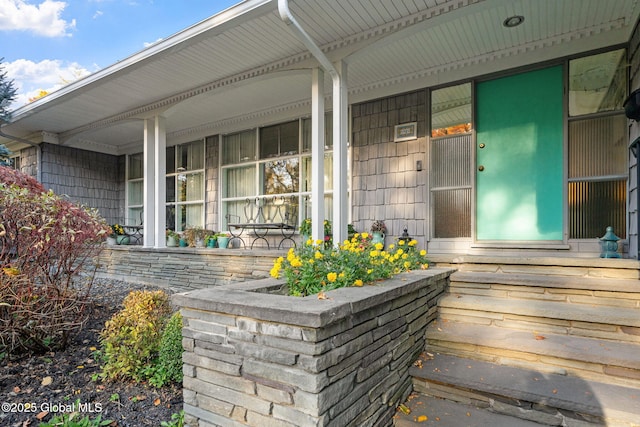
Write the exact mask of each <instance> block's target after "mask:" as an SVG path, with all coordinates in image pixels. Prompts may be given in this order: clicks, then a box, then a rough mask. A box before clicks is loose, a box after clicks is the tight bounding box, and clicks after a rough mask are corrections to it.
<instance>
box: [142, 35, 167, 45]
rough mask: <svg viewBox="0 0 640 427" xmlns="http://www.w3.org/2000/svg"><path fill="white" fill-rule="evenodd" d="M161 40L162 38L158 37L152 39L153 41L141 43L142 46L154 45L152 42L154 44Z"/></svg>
mask: <svg viewBox="0 0 640 427" xmlns="http://www.w3.org/2000/svg"><path fill="white" fill-rule="evenodd" d="M162 40H164V38H162V37H160V38H159V39H157V40H156V41H154V42H144V43H143V44H142V45H143V46H144V47H149V46H151V45H154V44H156V43H160V42H161V41H162Z"/></svg>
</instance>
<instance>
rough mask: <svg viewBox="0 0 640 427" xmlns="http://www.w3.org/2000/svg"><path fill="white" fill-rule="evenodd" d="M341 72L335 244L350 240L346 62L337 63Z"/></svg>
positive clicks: (336, 103) (336, 106)
mask: <svg viewBox="0 0 640 427" xmlns="http://www.w3.org/2000/svg"><path fill="white" fill-rule="evenodd" d="M334 65H335V68H336V70H337V71H338V73H339V74H340V78H339V79H334V80H333V243H334V245H341V244H342V242H343V241H344V240H345V239H347V237H348V233H347V222H348V217H347V214H348V206H347V203H348V199H347V130H348V123H347V120H348V114H347V112H348V100H347V64H346V63H345V62H344V61H339V62H337V63H335V64H334Z"/></svg>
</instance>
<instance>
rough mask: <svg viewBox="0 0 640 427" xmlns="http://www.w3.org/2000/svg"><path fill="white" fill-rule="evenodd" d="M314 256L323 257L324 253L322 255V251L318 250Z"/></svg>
mask: <svg viewBox="0 0 640 427" xmlns="http://www.w3.org/2000/svg"><path fill="white" fill-rule="evenodd" d="M313 256H314V258H315V259H322V257H323V256H324V255H322V252H320V251H316V253H315V254H314V255H313Z"/></svg>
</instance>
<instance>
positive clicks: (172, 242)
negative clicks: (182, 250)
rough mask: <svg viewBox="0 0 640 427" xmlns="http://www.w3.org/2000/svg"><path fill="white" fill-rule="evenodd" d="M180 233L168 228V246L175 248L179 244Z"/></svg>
mask: <svg viewBox="0 0 640 427" xmlns="http://www.w3.org/2000/svg"><path fill="white" fill-rule="evenodd" d="M179 240H180V235H179V234H178V233H176V232H175V231H173V230H167V247H170V248H175V247H177V246H178V241H179Z"/></svg>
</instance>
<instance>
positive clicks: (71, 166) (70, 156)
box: [41, 143, 125, 223]
mask: <svg viewBox="0 0 640 427" xmlns="http://www.w3.org/2000/svg"><path fill="white" fill-rule="evenodd" d="M41 148H42V158H41V168H42V184H43V185H44V186H45V188H47V189H51V190H53V191H54V192H55V193H56V194H64V195H67V196H69V198H70V199H71V200H73V201H74V202H76V203H80V204H83V205H87V206H90V207H93V208H97V209H98V210H99V211H100V214H101V215H102V216H103V217H104V218H105V219H106V220H107V222H109V223H114V222H122V221H123V220H124V217H125V212H124V185H125V184H124V170H125V169H124V156H119V157H118V156H113V155H109V154H103V153H96V152H93V151H87V150H78V149H75V148H70V147H63V146H60V145H53V144H46V143H43V144H42V145H41Z"/></svg>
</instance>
